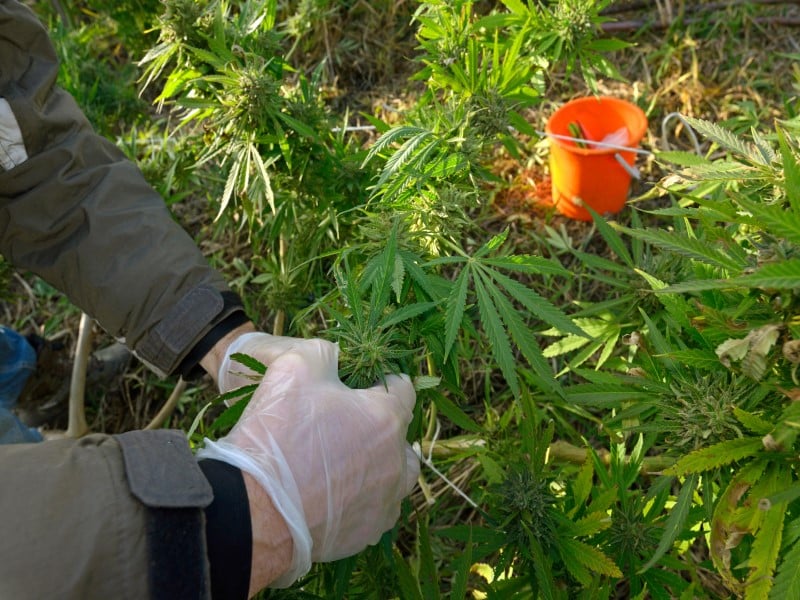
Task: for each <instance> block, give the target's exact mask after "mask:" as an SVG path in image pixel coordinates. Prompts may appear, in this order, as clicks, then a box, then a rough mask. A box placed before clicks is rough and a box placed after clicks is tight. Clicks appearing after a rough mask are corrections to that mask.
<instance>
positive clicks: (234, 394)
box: [214, 383, 258, 404]
mask: <svg viewBox="0 0 800 600" xmlns="http://www.w3.org/2000/svg"><path fill="white" fill-rule="evenodd" d="M257 387H258V384H257V383H251V384H249V385H243V386H242V387H238V388H236V389H235V390H231V391H229V392H225V393H224V394H220V395H219V396H217V397H216V398H215V399H214V403H215V404H218V403H221V402H228V401H229V400H234V399H236V398H241V397H243V396H247V395H248V394H252V393H253V392H255V391H256V388H257Z"/></svg>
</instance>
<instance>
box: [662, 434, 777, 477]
mask: <svg viewBox="0 0 800 600" xmlns="http://www.w3.org/2000/svg"><path fill="white" fill-rule="evenodd" d="M762 448H763V444H762V442H761V438H752V437H746V438H736V439H734V440H726V441H724V442H719V443H718V444H714V445H713V446H707V447H705V448H700V449H699V450H695V451H694V452H691V453H689V454H687V455H686V456H683V457H681V458H680V459H679V460H678V462H676V463H675V464H674V465H673V466H671V467H670V468H669V469H667V470H666V471H664V474H665V475H679V476H682V475H688V474H689V473H702V472H703V471H709V470H711V469H716V468H718V467H721V466H723V465H729V464H731V463H733V462H736V461H737V460H741V459H742V458H747V457H748V456H755V455H756V454H758V452H759V451H760V450H761V449H762Z"/></svg>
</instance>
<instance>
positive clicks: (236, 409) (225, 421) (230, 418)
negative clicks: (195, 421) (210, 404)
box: [208, 398, 249, 437]
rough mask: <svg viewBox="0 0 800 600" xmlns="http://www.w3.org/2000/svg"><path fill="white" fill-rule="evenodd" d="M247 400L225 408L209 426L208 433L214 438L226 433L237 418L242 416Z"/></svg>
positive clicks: (244, 399)
mask: <svg viewBox="0 0 800 600" xmlns="http://www.w3.org/2000/svg"><path fill="white" fill-rule="evenodd" d="M248 401H249V398H243V399H242V400H239V401H238V402H237V403H236V404H234V405H232V406H229V407H228V408H226V409H225V410H224V411H223V412H222V413H221V414H220V415H219V416H218V417H217V418H216V419H214V421H213V422H212V423H211V425H209V427H208V432H209V433H214V434H215V436H216V437H219V436H221V435H222V434H223V433H225V432H226V431H228V430H229V429H230V428H231V427H233V426H234V425H236V423H237V422H238V421H239V418H240V417H241V416H242V413H243V412H244V409H245V408H247V404H248Z"/></svg>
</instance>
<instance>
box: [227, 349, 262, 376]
mask: <svg viewBox="0 0 800 600" xmlns="http://www.w3.org/2000/svg"><path fill="white" fill-rule="evenodd" d="M231 360H232V361H234V362H237V363H239V364H240V365H244V366H245V367H247V368H248V369H250V370H251V371H253V372H255V373H258V374H259V375H265V374H266V372H267V367H266V366H265V365H264V364H263V363H262V362H261V361H259V360H258V359H256V358H253V357H252V356H249V355H247V354H242V353H241V352H235V353H234V354H231Z"/></svg>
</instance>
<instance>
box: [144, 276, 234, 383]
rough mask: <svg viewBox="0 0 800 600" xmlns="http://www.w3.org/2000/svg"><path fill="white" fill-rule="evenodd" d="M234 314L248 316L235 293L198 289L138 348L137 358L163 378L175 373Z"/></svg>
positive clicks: (184, 298) (163, 320)
mask: <svg viewBox="0 0 800 600" xmlns="http://www.w3.org/2000/svg"><path fill="white" fill-rule="evenodd" d="M234 313H241V314H244V313H243V307H242V301H241V299H240V298H239V296H237V295H236V294H235V293H233V292H229V291H224V292H221V291H219V290H217V289H216V288H214V287H211V286H207V285H201V286H199V287H196V288H194V289H193V290H192V291H190V292H189V293H188V294H186V295H185V296H184V297H183V298H181V299H180V300H179V301H178V303H177V304H175V305H174V306H173V307H172V308H171V309H170V310H169V311H168V312H167V314H166V315H165V316H164V317H163V318H162V319H161V321H160V322H159V323H158V325H156V326H155V327H153V329H151V330H150V331H149V332H148V333H147V335H146V336H145V337H144V338H143V339H142V341H141V342H140V343H139V344H137V346H136V348H135V351H136V355H137V356H138V357H139V358H140V359H141V360H142V361H144V362H145V363H147V364H148V365H150V366H151V367H152V368H153V369H154V370H155V371H157V372H158V373H160V374H162V375H165V374H170V373H173V372H175V370H176V369H178V367H179V366H181V367H183V365H182V364H181V363H182V361H183V360H184V359H185V358H186V357H187V355H189V354H190V352H191V351H192V349H193V348H194V347H195V346H196V345H197V344H198V343H200V342H201V341H202V340H203V338H204V337H205V336H206V335H207V334H208V333H209V332H211V331H212V330H213V329H214V327H215V326H216V325H217V324H219V323H221V322H222V321H224V320H225V319H226V318H227V317H228V316H230V315H232V314H234ZM245 320H246V319H245ZM225 333H227V331H226V332H225ZM222 335H224V333H223V334H222ZM220 337H222V336H220ZM212 345H213V344H212ZM200 358H202V356H201V357H200ZM197 360H198V361H199V358H198V359H197ZM196 362H197V361H196ZM196 362H195V364H196ZM191 366H192V367H193V366H194V365H191Z"/></svg>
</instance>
